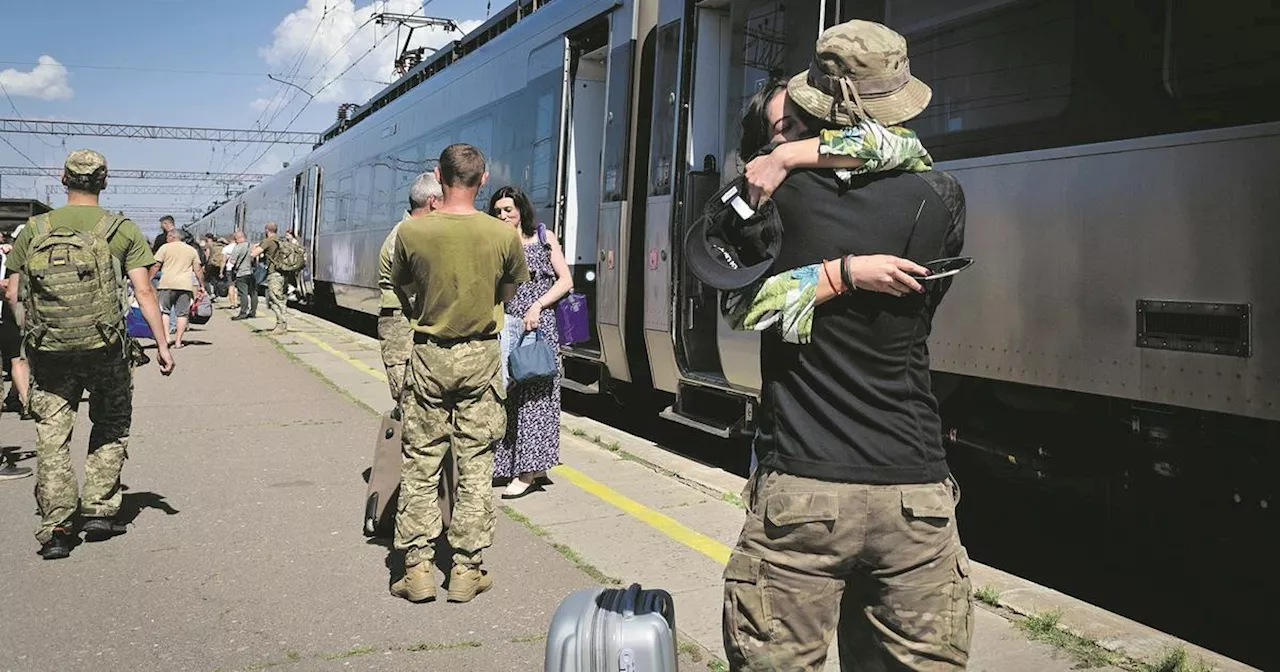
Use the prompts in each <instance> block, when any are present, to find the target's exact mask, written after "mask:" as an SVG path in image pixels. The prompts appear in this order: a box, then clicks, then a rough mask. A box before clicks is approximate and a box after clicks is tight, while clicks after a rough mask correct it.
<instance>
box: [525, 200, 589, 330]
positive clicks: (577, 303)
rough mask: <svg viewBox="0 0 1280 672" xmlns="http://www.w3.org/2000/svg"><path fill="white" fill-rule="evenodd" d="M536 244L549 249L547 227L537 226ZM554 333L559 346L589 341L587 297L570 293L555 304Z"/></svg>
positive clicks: (543, 225)
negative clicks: (557, 334)
mask: <svg viewBox="0 0 1280 672" xmlns="http://www.w3.org/2000/svg"><path fill="white" fill-rule="evenodd" d="M538 242H540V243H542V245H543V247H546V248H548V249H550V247H551V246H550V245H548V244H547V227H546V225H545V224H541V223H539V224H538ZM556 331H557V332H559V334H560V345H573V344H574V343H582V342H584V341H589V340H591V318H590V315H589V314H588V312H587V297H586V295H585V294H578V293H576V292H573V291H570V292H569V294H568V296H566V297H564V298H563V299H560V301H558V302H557V303H556Z"/></svg>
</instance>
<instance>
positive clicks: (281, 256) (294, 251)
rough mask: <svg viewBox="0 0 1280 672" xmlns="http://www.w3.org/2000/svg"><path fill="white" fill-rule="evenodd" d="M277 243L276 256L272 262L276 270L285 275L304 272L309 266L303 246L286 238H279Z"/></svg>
mask: <svg viewBox="0 0 1280 672" xmlns="http://www.w3.org/2000/svg"><path fill="white" fill-rule="evenodd" d="M276 243H277V247H276V254H275V257H274V258H273V259H272V260H271V262H272V265H273V266H275V270H277V271H280V272H283V273H294V272H297V271H300V270H302V267H303V266H306V265H307V260H306V254H305V253H304V252H303V250H302V246H301V245H299V244H297V243H295V242H293V241H292V240H286V239H284V238H277V239H276Z"/></svg>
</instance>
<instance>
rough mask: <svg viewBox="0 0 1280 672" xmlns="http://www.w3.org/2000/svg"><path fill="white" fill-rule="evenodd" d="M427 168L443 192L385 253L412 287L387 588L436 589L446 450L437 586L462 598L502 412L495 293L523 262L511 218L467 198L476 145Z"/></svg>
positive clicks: (476, 165)
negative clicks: (395, 567)
mask: <svg viewBox="0 0 1280 672" xmlns="http://www.w3.org/2000/svg"><path fill="white" fill-rule="evenodd" d="M435 175H436V178H437V179H438V180H439V182H440V184H441V185H442V188H443V191H444V200H443V203H442V204H441V205H440V207H439V208H438V209H436V210H435V211H434V212H432V213H431V214H428V215H425V216H422V217H414V218H413V219H410V220H408V221H406V222H402V223H401V224H400V228H399V231H398V232H397V233H396V238H395V242H394V249H393V250H392V254H391V281H392V282H393V283H394V284H395V285H399V286H406V287H407V288H408V291H409V293H410V294H411V295H413V297H414V301H413V305H412V312H411V313H410V315H409V318H410V322H411V324H412V326H413V347H412V351H411V356H410V358H409V369H408V372H407V381H406V383H407V384H406V389H405V390H404V392H403V409H404V455H405V458H406V459H405V462H404V467H403V470H402V472H401V480H400V501H399V509H398V510H397V511H396V535H395V546H396V548H397V549H399V550H403V551H404V552H405V575H404V578H402V579H400V580H398V581H396V582H395V583H394V584H392V586H391V592H392V594H394V595H396V596H398V597H402V598H404V599H406V600H409V601H411V602H426V601H429V600H432V599H435V596H436V584H435V575H434V573H433V571H432V559H433V555H434V551H433V543H434V542H435V540H436V539H437V538H439V537H440V535H441V532H442V524H441V516H440V510H439V508H438V506H437V504H436V491H437V488H438V486H439V481H440V472H441V462H442V460H443V458H444V456H445V453H446V451H450V450H452V452H453V457H454V459H455V460H456V461H457V464H458V475H459V478H458V498H457V504H456V507H455V509H454V514H453V521H452V525H451V526H450V528H449V545H450V546H452V547H453V551H454V554H453V568H452V570H451V571H450V573H449V593H448V598H449V601H451V602H469V601H470V600H472V599H474V598H475V596H476V595H478V594H480V593H482V592H484V591H486V590H489V589H490V588H491V587H492V586H493V579H492V577H490V576H489V573H488V572H486V571H485V570H484V569H483V567H482V564H483V557H482V553H483V551H484V549H485V548H488V547H489V546H490V545H491V544H492V543H493V529H494V526H495V524H496V519H495V511H494V506H493V494H492V492H491V490H490V488H491V484H492V481H493V443H494V442H495V441H497V440H498V439H499V438H501V437H502V435H503V434H504V433H505V431H506V424H507V422H506V418H507V415H506V411H505V409H504V408H503V401H504V399H505V397H506V390H505V388H504V387H503V386H502V379H501V376H500V372H501V366H502V358H501V356H500V349H499V346H498V334H499V333H500V332H501V331H502V326H503V313H502V304H503V302H504V301H506V300H507V299H509V298H510V297H511V296H512V295H514V294H515V289H516V285H517V284H519V283H521V282H525V281H527V280H528V279H529V269H528V267H527V266H526V265H525V260H524V249H523V248H522V246H521V244H520V238H519V236H518V235H517V234H516V232H515V230H514V229H512V228H511V227H510V226H507V225H506V224H504V223H503V222H501V221H499V220H497V219H495V218H493V217H490V216H489V215H487V214H485V213H482V212H478V211H477V210H476V209H475V201H476V194H477V192H478V191H479V190H480V187H481V185H483V184H484V182H485V181H486V180H487V179H488V173H487V172H486V170H485V162H484V156H483V155H482V154H481V153H480V150H478V149H476V148H475V147H472V146H470V145H464V144H457V145H450V146H449V147H447V148H446V149H445V150H444V152H443V153H442V154H441V155H440V163H439V166H438V167H437V168H436V170H435Z"/></svg>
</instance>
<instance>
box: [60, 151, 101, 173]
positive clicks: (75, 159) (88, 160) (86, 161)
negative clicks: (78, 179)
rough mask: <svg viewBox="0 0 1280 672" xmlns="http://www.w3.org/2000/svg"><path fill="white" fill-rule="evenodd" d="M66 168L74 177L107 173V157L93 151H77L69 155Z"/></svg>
mask: <svg viewBox="0 0 1280 672" xmlns="http://www.w3.org/2000/svg"><path fill="white" fill-rule="evenodd" d="M65 167H66V169H67V172H68V173H71V174H72V175H93V174H94V173H96V172H98V171H99V170H101V171H103V172H104V173H105V172H106V170H107V157H105V156H103V155H101V154H99V153H98V152H95V151H93V150H92V149H77V150H76V151H74V152H71V153H70V154H68V155H67V162H66V164H65Z"/></svg>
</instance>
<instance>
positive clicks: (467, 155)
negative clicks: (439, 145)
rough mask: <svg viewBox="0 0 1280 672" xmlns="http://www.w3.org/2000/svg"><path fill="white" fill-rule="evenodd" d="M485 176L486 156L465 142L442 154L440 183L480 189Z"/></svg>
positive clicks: (445, 149) (451, 146)
mask: <svg viewBox="0 0 1280 672" xmlns="http://www.w3.org/2000/svg"><path fill="white" fill-rule="evenodd" d="M483 175H484V154H482V153H481V152H480V150H479V149H476V148H475V147H473V146H471V145H468V144H466V143H463V142H459V143H455V144H452V145H449V146H448V147H445V148H444V151H443V152H440V181H441V182H443V183H444V185H445V186H449V187H478V186H480V178H481V177H482V176H483Z"/></svg>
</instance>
